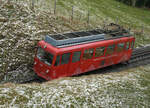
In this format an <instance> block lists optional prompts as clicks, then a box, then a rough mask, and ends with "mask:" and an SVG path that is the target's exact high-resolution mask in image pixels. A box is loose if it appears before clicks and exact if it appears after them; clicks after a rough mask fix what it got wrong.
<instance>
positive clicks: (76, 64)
mask: <svg viewBox="0 0 150 108" xmlns="http://www.w3.org/2000/svg"><path fill="white" fill-rule="evenodd" d="M80 60H81V51H75V52H73V53H72V59H71V62H70V68H69V73H68V76H72V75H77V74H80V73H81V72H82V71H81V68H80V63H81V61H80Z"/></svg>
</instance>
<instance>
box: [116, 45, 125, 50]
mask: <svg viewBox="0 0 150 108" xmlns="http://www.w3.org/2000/svg"><path fill="white" fill-rule="evenodd" d="M124 45H125V44H124V43H119V44H118V45H117V52H122V51H123V50H124Z"/></svg>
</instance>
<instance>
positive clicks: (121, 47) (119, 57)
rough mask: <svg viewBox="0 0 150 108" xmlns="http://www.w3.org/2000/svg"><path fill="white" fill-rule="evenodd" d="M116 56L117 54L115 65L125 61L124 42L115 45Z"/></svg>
mask: <svg viewBox="0 0 150 108" xmlns="http://www.w3.org/2000/svg"><path fill="white" fill-rule="evenodd" d="M116 54H117V57H116V61H117V63H120V62H123V61H126V60H127V58H128V56H127V54H126V52H125V42H118V43H117V48H116Z"/></svg>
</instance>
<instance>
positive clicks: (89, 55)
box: [83, 48, 94, 60]
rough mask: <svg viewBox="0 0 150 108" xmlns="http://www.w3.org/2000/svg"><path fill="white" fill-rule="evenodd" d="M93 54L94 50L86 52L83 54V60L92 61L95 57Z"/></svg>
mask: <svg viewBox="0 0 150 108" xmlns="http://www.w3.org/2000/svg"><path fill="white" fill-rule="evenodd" d="M93 52H94V51H93V48H91V49H87V50H85V51H84V54H83V59H84V60H86V59H91V58H92V57H93Z"/></svg>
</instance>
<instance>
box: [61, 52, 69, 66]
mask: <svg viewBox="0 0 150 108" xmlns="http://www.w3.org/2000/svg"><path fill="white" fill-rule="evenodd" d="M69 60H70V53H65V54H63V55H62V58H61V64H68V63H69Z"/></svg>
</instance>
